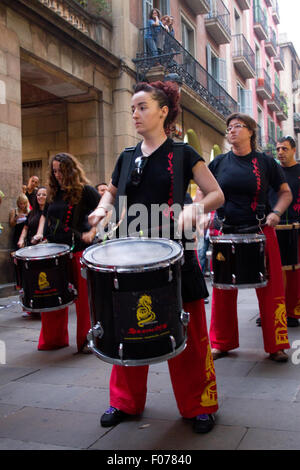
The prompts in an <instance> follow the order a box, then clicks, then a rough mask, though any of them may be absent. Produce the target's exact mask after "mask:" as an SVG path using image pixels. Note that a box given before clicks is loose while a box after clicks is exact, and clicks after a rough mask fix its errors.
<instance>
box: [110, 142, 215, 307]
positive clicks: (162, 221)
mask: <svg viewBox="0 0 300 470" xmlns="http://www.w3.org/2000/svg"><path fill="white" fill-rule="evenodd" d="M140 147H141V143H139V144H138V146H137V149H136V150H137V151H136V152H135V155H137V156H140V155H142V152H141V148H140ZM182 156H183V175H182V178H183V188H184V190H185V192H186V190H187V188H188V185H189V182H190V180H191V179H192V178H193V167H194V166H195V164H196V163H197V162H199V161H204V160H203V158H202V157H201V156H200V155H199V154H198V153H197V152H196V151H195V150H194V149H193V148H192V147H190V146H189V145H185V146H184V151H183V155H182ZM124 158H130V156H129V155H128V153H126V152H123V153H122V154H121V155H120V157H119V159H118V161H117V163H116V166H115V169H114V171H113V174H112V184H113V185H114V186H115V187H118V185H119V179H120V174H121V168H122V164H123V162H124ZM134 161H135V159H132V162H131V166H130V168H129V172H128V178H127V184H126V196H127V208H128V213H127V219H126V220H127V230H128V235H136V233H137V232H138V231H139V230H142V232H143V235H144V236H156V233H157V226H158V225H159V226H169V228H170V230H169V234H170V236H169V238H173V237H174V233H173V229H174V227H173V221H172V213H171V212H170V211H168V210H167V208H168V207H171V206H172V204H174V186H173V183H174V168H173V141H172V139H170V138H168V139H167V140H166V141H165V142H164V143H163V144H162V145H161V146H160V147H159V148H158V149H156V150H155V152H153V153H152V154H151V155H150V156H149V157H148V160H147V163H146V166H145V167H144V170H143V173H142V178H141V181H140V184H139V185H138V186H134V185H133V184H132V181H131V174H132V171H133V169H134V166H135V163H134ZM183 202H186V201H183ZM188 202H189V201H188ZM135 204H143V205H144V206H145V207H146V208H147V214H148V217H147V220H145V221H144V220H143V219H141V218H140V217H139V213H135V212H134V211H133V212H134V213H132V215H130V213H131V212H130V211H131V209H134V205H135ZM162 204H164V205H165V206H164V207H165V209H166V210H165V211H160V218H159V219H156V218H155V220H154V219H153V213H152V217H151V208H152V209H153V207H154V206H153V205H158V206H161V205H162ZM137 218H138V220H139V222H140V223H139V224H133V221H134V220H135V219H137ZM143 222H145V223H143ZM122 224H123V222H122ZM131 226H134V233H131V230H130V227H131ZM122 229H123V230H122V233H123V234H124V227H122ZM151 229H152V230H151ZM158 232H159V236H161V234H162V236H164V233H166V232H163V231H161V230H160V229H159V230H158ZM154 233H155V235H154ZM184 258H185V263H184V265H183V267H182V299H183V301H184V302H192V301H194V300H197V299H200V298H203V297H207V296H208V292H207V289H206V285H205V281H204V279H203V275H202V272H201V269H200V267H199V263H198V261H197V258H196V256H195V253H194V251H185V255H184Z"/></svg>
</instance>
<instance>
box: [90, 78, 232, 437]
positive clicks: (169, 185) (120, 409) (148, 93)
mask: <svg viewBox="0 0 300 470" xmlns="http://www.w3.org/2000/svg"><path fill="white" fill-rule="evenodd" d="M178 112H179V89H178V86H177V84H175V83H172V82H168V81H166V82H164V83H163V82H154V83H151V84H147V83H140V84H138V85H137V86H136V88H135V92H134V95H133V98H132V117H133V122H134V125H135V128H136V130H137V132H138V133H139V134H140V135H141V136H142V137H143V141H142V142H140V143H139V144H138V145H137V146H136V147H135V149H134V150H132V152H128V151H124V152H123V153H122V154H121V155H120V157H119V159H118V161H117V164H116V166H115V169H114V171H113V175H112V180H111V182H110V184H109V188H108V190H107V191H106V193H105V194H104V196H103V197H102V199H101V202H100V204H99V206H98V208H97V209H96V210H95V211H94V212H93V213H92V214H91V215H90V217H89V221H90V223H91V224H92V225H96V224H97V223H98V222H99V220H101V219H102V218H103V217H105V215H106V213H107V210H108V209H109V207H111V206H110V205H111V204H113V203H114V202H116V204H118V202H119V201H120V199H122V198H121V196H124V195H126V196H127V207H128V211H127V214H128V217H127V223H128V226H129V224H130V220H131V218H130V217H129V209H130V207H132V206H133V204H135V203H142V204H144V206H145V207H147V210H148V215H150V214H151V207H153V205H154V204H155V205H157V204H158V205H161V204H165V206H166V209H169V210H166V211H163V214H161V217H162V220H161V228H162V227H163V226H164V224H169V225H171V226H172V225H173V220H172V218H173V214H172V210H171V206H172V205H173V202H176V203H178V204H180V205H181V207H182V206H183V203H184V198H185V195H186V191H187V187H188V184H189V181H190V180H191V179H192V178H193V179H194V181H195V182H196V183H197V184H198V185H199V186H200V187H201V189H202V191H203V193H204V195H205V197H204V198H203V200H202V203H203V206H204V210H205V212H209V211H210V210H213V209H214V208H216V207H218V206H220V205H221V204H222V203H223V201H224V198H223V194H222V191H221V190H220V188H219V186H218V184H217V183H216V181H215V179H214V177H213V176H212V175H211V173H210V172H209V170H208V168H207V167H206V165H205V163H204V160H203V159H202V158H201V157H200V155H198V154H197V153H196V152H195V151H194V150H193V149H192V147H190V146H188V145H184V144H183V145H182V147H181V148H182V151H181V153H180V151H179V150H178V148H177V150H176V148H175V143H173V141H172V139H170V138H169V137H168V134H169V129H170V126H171V125H172V123H173V122H174V121H175V119H176V117H177V114H178ZM177 152H179V153H177ZM128 159H129V160H128ZM141 162H142V164H141ZM179 187H181V190H180V191H179ZM192 206H193V205H192V204H190V205H188V206H186V207H185V209H184V211H182V212H181V213H180V215H179V226H181V227H182V226H184V227H187V226H189V225H191V224H192V222H195V220H192V219H193V216H192V214H193V207H192ZM148 222H149V225H148V227H149V231H148V232H147V229H146V228H145V227H143V226H141V227H139V228H141V229H142V230H143V232H144V235H147V234H148V235H150V234H151V229H152V227H151V218H149V221H148ZM171 228H172V227H171ZM170 231H171V232H172V231H173V230H170ZM185 254H186V257H185V264H184V266H183V268H182V278H183V282H182V297H183V305H184V308H185V310H186V311H189V312H190V315H191V318H190V322H189V325H188V342H187V347H186V349H185V350H184V351H183V352H182V353H181V354H179V355H178V356H176V357H174V358H172V359H170V360H169V361H168V365H169V371H170V375H171V381H172V386H173V390H174V394H175V397H176V400H177V405H178V408H179V411H180V413H181V415H182V416H183V417H185V418H189V419H191V420H192V422H193V428H194V430H195V432H208V431H210V430H211V429H212V427H213V425H214V417H213V413H214V412H215V411H216V410H217V408H218V404H217V391H216V380H215V372H214V366H213V362H212V358H211V351H210V345H209V341H208V333H207V326H206V318H205V309H204V302H203V298H204V297H206V295H207V290H206V286H205V281H204V279H203V276H202V273H201V269H200V267H199V264H198V262H197V260H196V257H195V256H196V255H195V252H194V251H193V250H191V251H190V252H187V251H186V252H185ZM195 364H197V367H195ZM147 375H148V366H139V367H123V366H118V365H114V366H113V369H112V374H111V379H110V407H109V408H108V410H107V411H106V412H105V413H104V414H103V416H102V417H101V425H102V426H104V427H106V426H112V425H115V424H118V423H119V422H121V421H122V420H124V419H126V417H127V416H128V415H137V414H140V413H142V411H143V409H144V406H145V401H146V391H147Z"/></svg>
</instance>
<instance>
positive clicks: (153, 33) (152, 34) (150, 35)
mask: <svg viewBox="0 0 300 470" xmlns="http://www.w3.org/2000/svg"><path fill="white" fill-rule="evenodd" d="M160 16H161V15H160V11H159V10H158V9H157V8H153V9H152V10H151V12H150V15H149V20H148V24H147V29H146V32H145V39H146V52H147V54H149V55H152V56H155V55H158V45H157V42H158V34H159V32H160V27H161V26H162V23H161V21H160Z"/></svg>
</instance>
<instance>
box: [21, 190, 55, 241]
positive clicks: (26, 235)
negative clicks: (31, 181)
mask: <svg viewBox="0 0 300 470" xmlns="http://www.w3.org/2000/svg"><path fill="white" fill-rule="evenodd" d="M47 209H48V203H47V189H46V188H45V186H40V187H39V188H38V190H37V193H36V197H35V199H33V201H32V210H31V211H30V212H29V214H28V216H27V220H26V222H25V225H24V227H23V230H22V233H21V235H20V238H19V241H18V247H19V248H23V247H24V246H25V245H27V246H29V245H36V244H37V243H39V242H40V241H42V235H41V234H38V228H39V223H40V219H41V217H42V215H44V216H45V215H46V214H47Z"/></svg>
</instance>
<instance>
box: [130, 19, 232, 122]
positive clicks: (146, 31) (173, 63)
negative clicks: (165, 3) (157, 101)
mask: <svg viewBox="0 0 300 470" xmlns="http://www.w3.org/2000/svg"><path fill="white" fill-rule="evenodd" d="M133 62H134V63H135V65H136V69H137V81H143V80H146V75H147V73H148V72H149V71H150V70H151V69H152V68H153V67H156V66H162V67H163V68H164V74H165V75H166V74H168V73H177V75H178V76H179V78H180V80H181V81H182V82H183V83H185V84H186V85H187V86H189V87H190V88H191V89H192V90H194V91H195V92H196V93H198V94H199V95H200V97H201V98H202V99H203V100H205V101H206V102H207V103H208V104H209V105H211V106H212V107H213V108H214V109H215V110H216V111H218V112H219V113H220V114H221V115H222V116H224V117H227V116H228V115H229V114H231V113H233V112H236V111H237V102H236V101H235V100H234V99H233V98H232V97H231V96H230V95H229V94H228V93H227V91H226V90H225V89H224V88H223V87H222V86H221V85H220V84H219V83H218V82H217V81H216V80H215V78H214V77H212V76H211V75H210V74H209V73H208V72H207V71H206V70H205V69H204V68H203V67H202V65H200V64H199V62H198V61H197V60H196V59H195V58H194V57H193V56H192V54H191V53H190V52H188V51H187V50H186V49H185V48H184V47H183V46H182V45H181V44H180V43H179V42H178V41H177V40H176V39H175V38H174V37H173V36H172V35H171V34H169V33H168V32H167V31H166V30H165V29H164V28H162V27H156V28H155V30H153V29H152V28H142V29H141V30H140V35H139V44H138V52H137V55H136V58H135V59H133Z"/></svg>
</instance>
